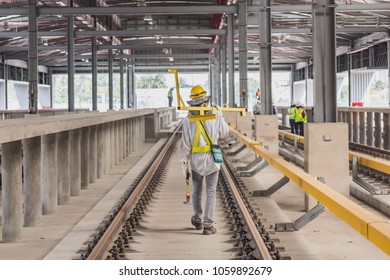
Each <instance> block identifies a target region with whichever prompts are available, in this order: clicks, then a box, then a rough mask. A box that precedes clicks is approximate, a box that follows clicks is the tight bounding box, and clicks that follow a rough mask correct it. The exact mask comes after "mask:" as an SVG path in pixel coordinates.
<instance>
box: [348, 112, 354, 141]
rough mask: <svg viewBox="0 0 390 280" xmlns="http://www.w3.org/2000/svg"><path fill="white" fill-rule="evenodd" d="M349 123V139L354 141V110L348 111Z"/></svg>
mask: <svg viewBox="0 0 390 280" xmlns="http://www.w3.org/2000/svg"><path fill="white" fill-rule="evenodd" d="M347 123H348V139H349V141H352V139H353V126H352V112H348V115H347Z"/></svg>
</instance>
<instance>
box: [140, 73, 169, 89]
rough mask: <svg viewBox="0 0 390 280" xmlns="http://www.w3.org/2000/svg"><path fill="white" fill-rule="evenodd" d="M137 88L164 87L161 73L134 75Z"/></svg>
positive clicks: (164, 82)
mask: <svg viewBox="0 0 390 280" xmlns="http://www.w3.org/2000/svg"><path fill="white" fill-rule="evenodd" d="M135 81H136V87H137V88H166V87H167V85H166V81H165V77H164V76H163V75H162V74H156V75H140V76H139V77H136V80H135Z"/></svg>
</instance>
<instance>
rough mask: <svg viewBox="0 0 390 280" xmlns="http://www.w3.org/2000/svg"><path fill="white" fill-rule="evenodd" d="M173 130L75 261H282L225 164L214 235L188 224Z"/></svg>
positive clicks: (188, 208)
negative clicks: (215, 259) (207, 234)
mask: <svg viewBox="0 0 390 280" xmlns="http://www.w3.org/2000/svg"><path fill="white" fill-rule="evenodd" d="M179 130H180V126H179V127H178V128H177V129H176V131H175V132H174V133H173V135H172V137H171V138H170V139H169V140H167V144H166V145H165V146H164V148H163V149H162V150H161V152H160V153H159V155H158V156H157V158H156V159H155V160H154V161H153V162H152V163H151V164H150V166H149V167H148V168H145V169H144V170H143V172H142V174H140V175H139V176H138V177H137V178H136V180H135V181H134V182H133V183H132V184H131V186H130V187H129V189H128V190H127V191H126V193H125V194H124V195H123V196H122V199H121V200H120V201H118V203H117V204H116V205H115V206H114V207H113V209H112V211H111V212H110V214H109V215H108V216H107V217H106V218H105V219H104V220H103V221H102V222H101V224H100V225H99V227H98V228H97V229H96V231H95V232H94V233H93V234H92V235H91V236H90V238H89V239H88V240H87V241H86V242H85V246H84V247H83V248H81V249H80V251H79V253H80V259H88V260H96V259H114V260H124V259H149V258H151V259H210V258H217V259H264V260H272V259H288V256H286V255H283V253H281V251H283V247H282V246H281V244H277V242H278V240H277V238H276V237H275V234H274V232H272V229H267V228H266V226H265V225H264V224H263V222H262V221H263V219H262V213H261V212H259V209H258V208H257V207H255V206H253V205H252V203H251V201H250V199H248V195H249V193H248V192H247V191H246V188H245V185H244V184H243V182H242V181H240V180H239V179H237V178H235V176H234V171H232V170H231V169H230V168H229V165H228V164H227V163H226V164H223V165H222V168H221V172H220V176H219V181H218V186H217V209H216V213H215V224H216V226H217V229H218V233H217V234H215V235H212V236H203V235H202V232H201V231H196V230H195V229H194V228H193V227H192V226H191V225H190V222H189V220H190V217H191V214H192V206H191V205H185V203H183V201H184V189H185V188H184V187H183V186H180V185H184V178H182V174H181V168H180V166H179V163H178V160H177V155H176V153H177V149H178V140H179V139H180V131H179ZM183 217H184V218H183Z"/></svg>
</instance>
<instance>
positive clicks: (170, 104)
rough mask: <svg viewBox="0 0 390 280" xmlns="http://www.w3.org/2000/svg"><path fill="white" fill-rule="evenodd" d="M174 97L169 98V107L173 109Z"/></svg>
mask: <svg viewBox="0 0 390 280" xmlns="http://www.w3.org/2000/svg"><path fill="white" fill-rule="evenodd" d="M172 100H173V96H168V103H169V107H172Z"/></svg>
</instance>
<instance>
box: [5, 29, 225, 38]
mask: <svg viewBox="0 0 390 280" xmlns="http://www.w3.org/2000/svg"><path fill="white" fill-rule="evenodd" d="M225 34H226V31H225V30H224V29H188V30H186V29H177V30H171V29H170V30H86V31H75V37H85V36H88V37H89V36H91V37H92V36H154V35H162V36H182V35H196V36H198V35H209V36H213V35H225ZM38 36H40V37H50V36H56V37H65V36H67V32H66V31H39V32H38ZM13 37H28V32H27V31H21V32H20V31H19V32H16V31H11V32H0V38H13Z"/></svg>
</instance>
